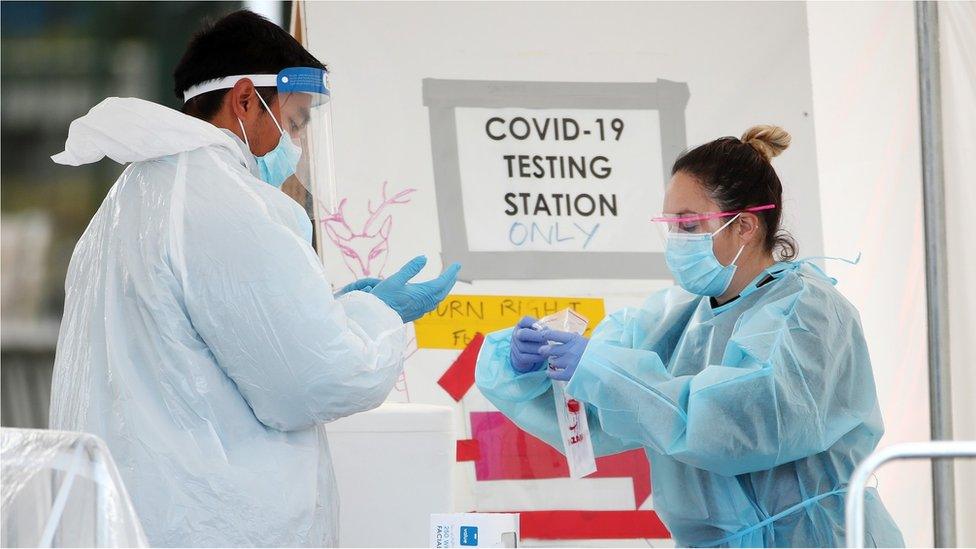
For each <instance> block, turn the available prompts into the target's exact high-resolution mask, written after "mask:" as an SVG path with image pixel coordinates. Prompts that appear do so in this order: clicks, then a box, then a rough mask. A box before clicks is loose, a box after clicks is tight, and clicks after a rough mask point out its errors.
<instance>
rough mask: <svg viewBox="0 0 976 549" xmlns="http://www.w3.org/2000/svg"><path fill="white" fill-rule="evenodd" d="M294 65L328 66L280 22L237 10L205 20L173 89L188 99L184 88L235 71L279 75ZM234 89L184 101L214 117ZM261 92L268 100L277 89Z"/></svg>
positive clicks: (194, 112) (189, 110)
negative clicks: (276, 23)
mask: <svg viewBox="0 0 976 549" xmlns="http://www.w3.org/2000/svg"><path fill="white" fill-rule="evenodd" d="M288 67H314V68H319V69H324V68H325V65H323V64H322V62H321V61H319V60H318V59H316V58H315V57H314V56H313V55H312V54H310V53H309V52H308V50H306V49H305V48H303V47H302V45H301V44H299V43H298V41H297V40H295V39H294V38H293V37H292V36H291V35H290V34H288V33H287V32H285V31H284V29H282V28H281V27H279V26H278V25H275V24H274V23H272V22H271V21H268V20H267V19H265V18H264V17H262V16H260V15H258V14H256V13H254V12H251V11H248V10H240V11H235V12H233V13H231V14H229V15H226V16H224V17H223V18H221V19H219V20H218V21H216V22H212V21H208V22H206V23H204V26H203V28H202V29H201V30H200V31H199V32H198V33H197V34H196V35H194V36H193V38H192V39H191V40H190V43H189V45H187V48H186V53H184V54H183V58H182V59H180V62H179V64H177V65H176V69H175V70H174V71H173V92H174V93H176V97H177V98H179V100H180V101H183V92H185V91H186V90H187V89H189V88H190V87H191V86H194V85H196V84H199V83H201V82H206V81H207V80H213V79H215V78H223V77H225V76H233V75H235V74H277V73H278V72H280V71H281V70H282V69H286V68H288ZM228 91H229V90H214V91H212V92H208V93H204V94H201V95H198V96H196V97H194V98H193V99H191V100H189V101H187V102H186V103H184V105H183V112H184V113H186V114H189V115H190V116H195V117H197V118H202V119H204V120H209V119H210V118H212V117H213V116H214V115H215V114H217V111H219V110H220V106H221V104H222V103H223V101H224V96H226V95H227V92H228ZM258 92H259V93H261V96H262V97H264V99H265V100H266V101H270V100H271V99H272V98H273V97H274V95H275V93H276V91H275V89H274V88H260V89H259V90H258Z"/></svg>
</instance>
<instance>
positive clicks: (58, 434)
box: [0, 429, 148, 547]
mask: <svg viewBox="0 0 976 549" xmlns="http://www.w3.org/2000/svg"><path fill="white" fill-rule="evenodd" d="M0 460H2V462H3V469H2V473H0V482H2V485H3V493H2V496H0V515H2V517H3V528H2V534H0V546H3V547H147V546H148V544H147V543H146V536H145V534H144V533H143V531H142V525H141V524H140V523H139V518H138V517H137V516H136V513H135V511H134V510H133V508H132V503H131V502H130V501H129V496H128V494H127V493H126V491H125V487H124V486H123V484H122V480H121V479H120V478H119V472H118V470H117V469H116V468H115V463H114V462H113V461H112V456H111V455H110V454H109V451H108V448H107V447H106V446H105V444H104V443H103V442H102V441H101V440H100V439H98V438H97V437H95V436H93V435H88V434H84V433H69V432H62V431H45V430H34V429H0Z"/></svg>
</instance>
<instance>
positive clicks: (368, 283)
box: [335, 278, 380, 297]
mask: <svg viewBox="0 0 976 549" xmlns="http://www.w3.org/2000/svg"><path fill="white" fill-rule="evenodd" d="M379 283H380V279H378V278H360V279H359V280H356V281H354V282H350V283H349V284H346V285H345V286H343V287H342V288H341V289H340V290H339V291H338V292H336V293H335V296H336V297H339V296H340V295H343V294H348V293H349V292H355V291H360V292H369V291H372V289H373V288H374V287H376V285H377V284H379Z"/></svg>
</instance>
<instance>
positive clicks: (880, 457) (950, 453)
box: [846, 440, 976, 549]
mask: <svg viewBox="0 0 976 549" xmlns="http://www.w3.org/2000/svg"><path fill="white" fill-rule="evenodd" d="M964 457H970V458H976V440H933V441H931V442H907V443H904V444H895V445H892V446H889V447H887V448H883V449H881V450H876V451H874V452H873V453H872V454H871V455H869V456H868V457H867V458H865V460H864V461H862V462H861V463H860V464H859V465H858V466H857V468H856V469H854V474H853V475H851V480H850V482H849V483H848V489H847V505H846V515H847V516H846V523H847V546H848V547H855V548H858V549H860V548H862V547H864V491H865V488H866V486H867V483H868V480H869V479H870V478H871V475H872V474H874V471H875V470H877V469H878V467H881V466H882V465H884V464H885V463H887V462H889V461H894V460H896V459H936V458H964Z"/></svg>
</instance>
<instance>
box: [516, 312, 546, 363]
mask: <svg viewBox="0 0 976 549" xmlns="http://www.w3.org/2000/svg"><path fill="white" fill-rule="evenodd" d="M534 322H535V319H534V318H532V317H531V316H527V317H524V318H523V319H522V320H520V321H519V323H518V324H516V325H515V328H514V329H513V330H512V349H511V351H510V352H509V359H510V360H511V362H512V369H513V370H515V371H516V372H518V373H520V374H524V373H526V372H534V371H535V370H538V369H539V368H542V366H543V365H544V364H545V362H546V359H545V357H543V356H540V355H539V347H542V346H543V345H545V344H546V343H547V341H546V338H544V337H542V332H540V331H539V330H536V329H535V328H533V327H532V324H533V323H534Z"/></svg>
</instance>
